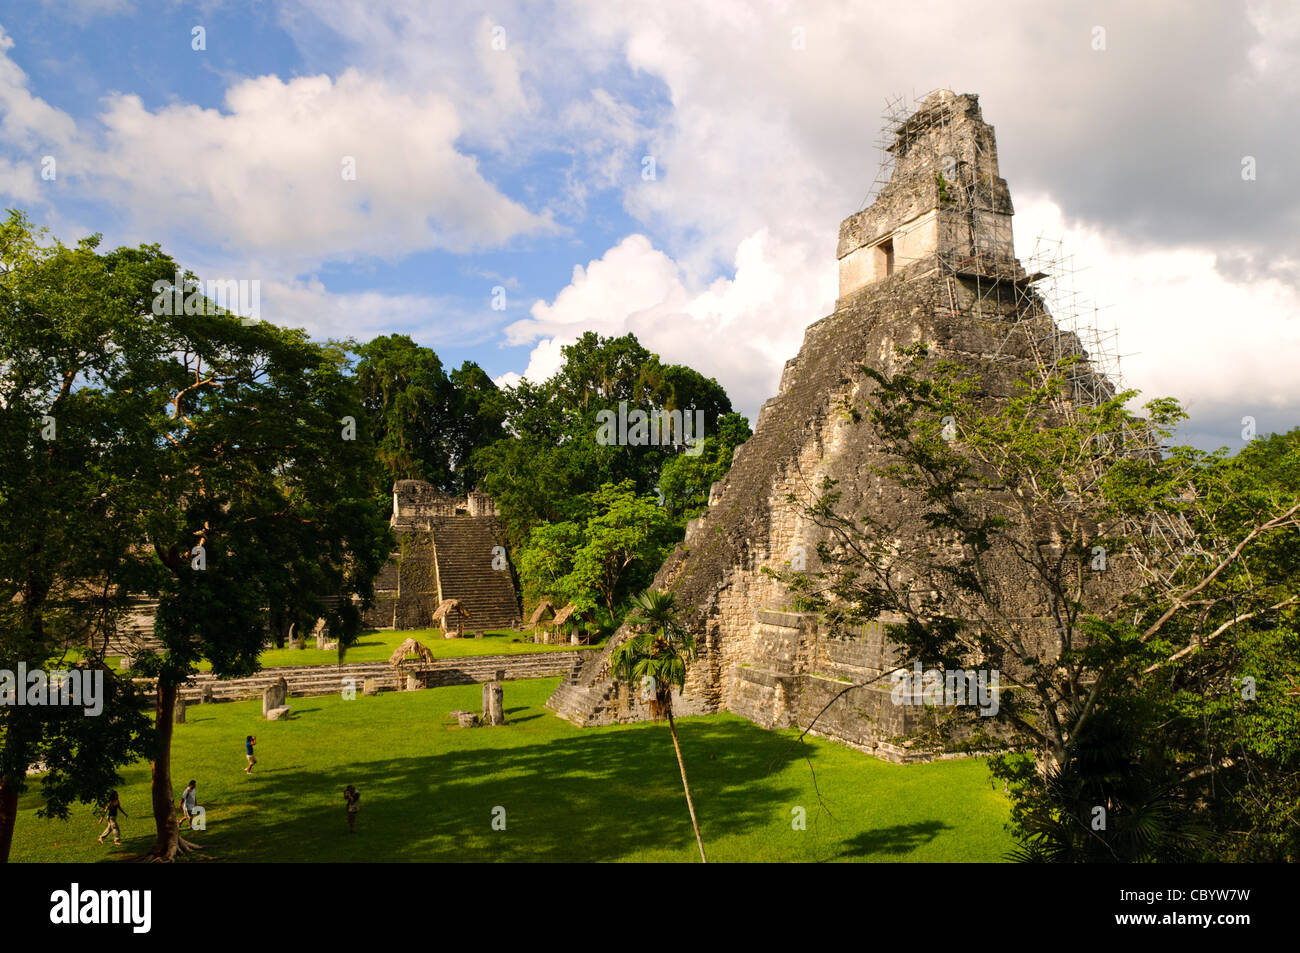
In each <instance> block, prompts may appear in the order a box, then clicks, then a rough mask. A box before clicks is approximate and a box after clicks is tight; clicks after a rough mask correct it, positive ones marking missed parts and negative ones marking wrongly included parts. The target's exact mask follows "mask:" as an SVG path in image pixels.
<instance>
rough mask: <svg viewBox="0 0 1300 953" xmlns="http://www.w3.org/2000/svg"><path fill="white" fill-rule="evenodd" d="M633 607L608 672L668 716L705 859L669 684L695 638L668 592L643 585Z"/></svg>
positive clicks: (679, 682) (679, 677) (681, 674)
mask: <svg viewBox="0 0 1300 953" xmlns="http://www.w3.org/2000/svg"><path fill="white" fill-rule="evenodd" d="M632 607H633V610H634V611H633V613H632V614H631V615H630V616H628V617H627V622H628V623H629V624H630V625H632V626H634V627H636V628H638V629H640V630H641V631H639V632H637V633H636V634H634V635H632V636H631V637H630V638H628V639H627V640H626V641H625V642H623V643H622V644H620V645H619V646H618V647H617V648H616V649H614V651H613V652H612V653H611V654H610V659H609V667H610V671H611V673H612V674H613V675H614V677H615V678H617V679H621V680H622V681H624V682H627V683H628V684H629V685H641V686H642V687H643V694H642V697H643V698H645V699H646V701H647V702H648V703H649V706H650V714H651V716H652V717H653V718H654V720H655V721H659V720H661V719H664V718H667V719H668V730H669V732H671V734H672V736H673V749H674V750H675V751H676V752H677V766H678V767H679V768H681V771H682V790H684V791H685V792H686V808H687V810H689V811H690V812H691V826H692V827H694V828H695V842H696V843H697V844H699V846H700V861H701V863H706V864H707V863H708V862H709V860H708V858H707V857H705V856H704V839H703V838H702V837H700V823H699V821H697V820H696V819H695V804H694V803H693V802H692V801H691V786H690V784H689V783H688V782H687V780H686V762H684V761H683V760H682V746H681V744H680V743H679V742H678V741H677V725H676V724H675V723H674V722H673V689H674V688H676V689H678V690H681V689H682V688H684V687H685V685H686V663H687V662H690V661H693V660H694V659H695V640H694V639H693V638H692V637H691V634H690V632H688V631H687V630H686V628H685V627H684V626H683V625H682V624H681V623H680V622H678V621H677V599H676V597H674V596H673V594H672V593H670V592H662V591H660V590H657V589H647V590H646V591H645V592H643V593H641V594H640V595H639V596H636V597H634V598H633V599H632Z"/></svg>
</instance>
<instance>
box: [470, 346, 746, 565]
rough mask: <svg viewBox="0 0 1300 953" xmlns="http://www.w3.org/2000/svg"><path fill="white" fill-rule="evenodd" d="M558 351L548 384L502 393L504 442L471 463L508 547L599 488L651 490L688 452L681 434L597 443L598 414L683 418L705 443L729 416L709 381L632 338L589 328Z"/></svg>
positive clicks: (571, 512)
mask: <svg viewBox="0 0 1300 953" xmlns="http://www.w3.org/2000/svg"><path fill="white" fill-rule="evenodd" d="M561 353H562V355H563V357H564V363H563V364H562V365H561V367H560V369H559V370H558V371H557V372H556V373H555V374H554V375H553V376H552V377H551V378H550V379H548V380H546V381H544V382H541V383H534V382H531V381H522V382H521V383H520V384H519V385H518V386H517V387H514V388H511V389H510V390H509V391H507V392H506V393H505V394H503V395H502V405H503V406H504V408H505V417H504V419H505V429H506V431H507V433H508V436H506V437H504V438H502V439H500V440H498V441H496V442H495V443H493V444H491V445H490V446H488V447H486V448H484V449H482V450H480V451H478V455H477V456H476V457H475V461H474V466H475V467H476V469H477V470H479V471H480V472H481V473H482V474H483V484H484V487H485V488H486V489H487V491H488V492H489V493H491V494H492V496H493V497H494V498H495V499H496V501H497V504H498V506H499V508H500V511H501V514H502V517H503V519H504V521H505V523H506V528H507V534H508V537H509V539H510V541H511V543H512V544H513V545H514V546H515V547H522V546H523V545H524V544H525V543H526V541H527V539H528V533H529V531H530V530H531V529H532V528H533V526H535V525H536V524H537V523H539V522H555V521H559V520H570V519H574V518H575V517H576V516H577V511H578V510H579V509H580V508H581V506H582V503H581V498H582V497H583V496H585V495H586V494H590V493H593V492H595V491H596V490H597V489H598V488H599V487H601V486H603V485H605V484H611V483H622V482H624V481H631V484H632V486H633V488H634V489H635V490H636V492H637V493H641V494H651V493H654V492H655V490H656V487H657V486H658V485H659V483H660V477H661V475H662V473H663V470H664V468H665V467H666V466H667V465H668V464H669V462H670V461H672V460H674V459H676V458H678V457H680V456H682V455H684V454H686V452H687V450H688V449H690V448H688V447H687V446H686V445H685V443H684V441H683V440H682V438H683V437H684V436H685V435H684V434H675V435H673V436H675V438H676V439H675V440H674V439H672V437H671V436H670V437H669V439H665V440H661V441H660V442H658V443H646V444H635V443H631V442H628V443H620V442H617V441H613V442H610V441H604V440H603V438H601V436H600V435H601V434H602V429H603V428H602V424H601V419H602V416H603V415H606V414H609V415H617V414H618V413H619V412H620V406H621V407H622V411H623V412H624V413H625V414H631V413H633V412H636V411H640V412H643V413H644V412H649V411H651V410H654V411H656V412H668V413H677V414H680V415H683V416H685V415H689V419H690V422H691V430H690V437H691V440H692V441H695V440H697V439H705V440H706V442H707V438H708V437H710V436H713V435H715V434H717V433H718V431H719V427H720V426H721V422H722V420H723V419H724V418H728V415H730V414H731V402H730V400H729V399H728V398H727V395H726V392H725V391H724V390H723V389H722V387H721V386H720V385H719V384H718V382H717V381H715V380H713V379H711V378H706V377H704V376H703V375H701V374H699V373H698V372H697V371H694V370H692V369H691V368H688V367H683V366H680V365H675V364H663V363H662V362H661V361H660V360H659V358H658V356H657V355H655V354H652V353H650V352H649V351H647V350H646V349H645V348H644V347H643V346H642V345H641V344H640V343H639V342H638V341H637V339H636V337H635V336H633V335H630V334H627V335H623V336H622V337H618V338H604V337H601V336H600V335H598V334H596V333H594V332H587V333H586V334H584V335H583V336H582V337H581V338H580V339H579V340H578V341H576V342H575V343H573V344H571V345H566V346H565V347H563V348H562V349H561ZM625 419H626V418H625ZM683 425H685V422H684V421H683ZM728 427H729V428H731V427H734V424H731V423H729V424H728ZM664 436H668V435H664ZM705 493H706V494H707V487H706V488H705ZM683 525H684V524H683Z"/></svg>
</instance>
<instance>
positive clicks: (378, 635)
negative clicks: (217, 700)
mask: <svg viewBox="0 0 1300 953" xmlns="http://www.w3.org/2000/svg"><path fill="white" fill-rule="evenodd" d="M407 639H417V640H419V641H420V642H423V643H424V644H425V645H427V646H428V647H429V651H431V652H432V653H433V657H434V658H465V657H467V656H471V655H523V654H526V653H528V652H562V651H566V650H568V649H572V648H577V647H578V646H573V645H537V644H535V643H534V642H533V634H532V633H531V632H516V631H514V630H510V629H502V630H497V631H489V632H485V633H484V634H483V637H482V638H478V639H445V638H443V636H442V630H441V629H400V630H399V629H385V630H382V631H378V632H365V633H362V635H361V636H360V637H359V638H358V640H357V641H356V642H355V643H354V644H353V645H352V647H351V648H349V649H348V652H347V655H346V656H345V657H344V661H345V662H387V661H388V658H389V656H391V655H392V654H393V652H395V651H396V650H397V647H398V646H399V645H401V644H402V643H403V642H405V641H406V640H407ZM516 640H518V641H516ZM80 657H81V656H80V653H79V652H77V651H75V650H71V651H69V652H68V653H67V660H68V661H69V662H75V661H76V660H77V659H79V658H80ZM261 659H262V667H263V668H273V667H275V666H284V665H334V664H336V663H337V662H338V660H339V655H338V652H322V651H321V650H320V649H317V648H315V643H312V647H311V648H305V649H266V650H265V651H263V652H262V656H261ZM104 661H105V663H106V664H107V665H108V667H109V668H110V669H112V670H114V671H116V670H117V663H118V657H117V656H109V657H107V658H105V660H104ZM211 670H212V665H211V664H210V663H208V662H200V663H199V671H201V672H208V671H211Z"/></svg>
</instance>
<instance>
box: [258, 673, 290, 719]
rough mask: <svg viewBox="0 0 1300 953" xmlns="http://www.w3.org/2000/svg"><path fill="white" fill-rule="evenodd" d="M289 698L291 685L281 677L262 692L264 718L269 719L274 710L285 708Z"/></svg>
mask: <svg viewBox="0 0 1300 953" xmlns="http://www.w3.org/2000/svg"><path fill="white" fill-rule="evenodd" d="M288 697H289V683H288V682H286V681H285V680H284V678H283V676H281V677H280V678H277V679H276V680H275V681H274V682H272V683H271V685H270V686H269V687H268V688H267V689H266V690H265V691H264V692H262V717H263V718H269V717H270V713H271V711H272V710H273V709H276V708H283V707H284V702H285V699H287V698H288Z"/></svg>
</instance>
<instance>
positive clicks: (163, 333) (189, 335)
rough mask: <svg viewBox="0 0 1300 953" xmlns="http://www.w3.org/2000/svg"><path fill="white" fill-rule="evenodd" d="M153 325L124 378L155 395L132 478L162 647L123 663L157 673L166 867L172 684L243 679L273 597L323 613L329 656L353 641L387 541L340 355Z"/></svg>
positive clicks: (262, 331)
mask: <svg viewBox="0 0 1300 953" xmlns="http://www.w3.org/2000/svg"><path fill="white" fill-rule="evenodd" d="M155 327H156V329H157V331H158V335H159V339H160V342H161V344H162V347H161V348H160V349H159V350H158V351H157V352H156V353H155V354H154V365H153V367H152V368H151V369H150V373H149V375H148V376H147V377H142V378H141V379H140V380H139V381H137V382H134V384H135V386H137V387H140V388H149V389H150V390H151V392H152V393H153V394H154V399H155V411H154V413H153V414H152V415H151V416H150V418H149V421H150V424H151V426H152V427H153V428H154V432H155V439H154V440H152V441H151V442H149V443H148V444H147V449H146V451H145V452H143V453H142V459H141V466H140V473H139V478H140V480H141V483H142V485H144V486H147V487H148V488H149V493H148V498H147V499H146V500H144V501H143V502H144V503H145V505H147V509H146V511H145V512H146V514H147V519H146V530H147V535H146V538H147V540H148V542H149V544H150V545H151V546H152V548H153V552H154V554H155V555H156V562H155V564H154V565H155V578H154V583H153V591H155V592H157V593H158V595H159V607H158V613H157V619H156V622H155V632H156V634H157V636H158V637H159V638H160V639H161V640H162V642H163V644H164V646H165V651H164V652H163V653H161V654H159V655H156V656H147V657H145V658H142V659H140V660H139V661H138V663H137V664H138V668H139V670H140V671H141V672H142V673H144V674H147V675H150V676H153V677H155V678H156V679H157V701H156V706H155V719H154V737H153V750H152V772H153V784H152V798H153V810H154V819H155V823H156V826H157V840H156V842H155V844H154V847H153V849H152V851H151V854H152V856H154V857H157V858H159V859H163V860H170V859H172V858H174V857H175V856H176V854H177V853H178V852H182V851H184V850H186V849H188V848H189V847H191V846H193V845H191V844H189V842H188V841H185V840H182V839H181V838H180V836H179V831H178V829H177V825H176V817H175V812H174V810H173V807H172V806H173V804H174V803H175V802H174V793H173V790H172V783H171V737H172V718H171V714H172V710H173V706H174V704H175V701H176V695H177V691H178V689H179V687H180V685H181V684H183V683H184V682H185V680H186V679H188V678H189V677H190V676H191V675H192V674H193V673H194V672H195V671H196V670H197V667H198V663H199V662H200V661H201V660H203V659H207V660H208V661H210V662H211V664H212V671H213V672H214V674H216V675H218V676H243V675H248V674H251V673H252V672H254V671H256V669H257V668H258V665H259V662H258V656H259V654H260V651H261V649H262V645H263V641H264V639H265V633H266V629H267V613H266V607H267V606H269V605H270V604H271V603H273V602H275V603H278V604H280V605H286V604H287V607H288V610H289V611H290V612H291V613H294V614H298V615H301V616H303V617H310V618H323V619H325V620H326V621H327V623H328V624H329V626H330V629H331V631H332V633H333V634H334V635H336V637H337V638H338V640H339V645H340V656H341V655H342V652H343V651H344V650H345V649H346V647H347V646H348V645H349V644H351V643H352V642H353V641H355V638H356V636H357V634H358V632H359V631H360V625H361V618H360V611H359V610H358V608H357V606H356V605H354V598H355V599H356V600H358V601H360V602H361V603H362V604H363V605H364V604H365V603H366V602H368V601H369V600H370V599H371V598H372V596H373V579H374V577H375V576H376V575H377V574H378V571H379V569H380V567H381V566H382V564H383V561H384V559H385V558H386V557H387V555H388V553H389V552H390V550H391V543H392V540H391V534H390V531H389V530H388V527H387V525H386V521H385V519H384V515H383V513H382V512H381V510H380V508H379V506H378V505H377V503H376V502H375V500H374V499H373V497H372V496H371V492H370V491H371V486H370V482H369V468H370V462H371V460H372V459H373V457H372V455H373V453H374V448H373V444H371V442H370V441H369V439H368V435H367V430H366V428H365V427H364V426H363V425H361V424H362V423H363V421H364V413H363V411H362V406H361V403H360V401H359V400H358V397H357V390H356V387H355V386H354V383H353V380H352V379H351V378H350V377H349V376H348V375H347V374H346V357H345V355H344V353H343V352H342V351H341V350H340V349H338V348H335V347H326V346H322V345H318V344H314V343H312V342H310V341H309V340H308V339H307V337H306V335H305V333H304V332H301V331H293V330H285V329H280V328H276V327H274V326H272V325H270V324H267V323H265V322H259V323H256V324H245V322H242V321H240V320H237V319H234V318H232V317H230V316H227V315H225V314H220V313H218V314H204V315H182V316H168V317H165V318H158V319H157V320H156V322H155ZM349 418H351V420H349ZM354 422H355V423H356V424H357V426H355V427H353V426H351V424H352V423H354ZM331 597H333V598H331Z"/></svg>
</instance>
